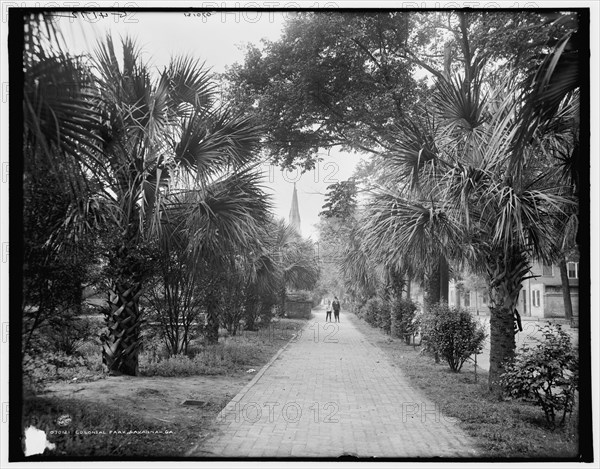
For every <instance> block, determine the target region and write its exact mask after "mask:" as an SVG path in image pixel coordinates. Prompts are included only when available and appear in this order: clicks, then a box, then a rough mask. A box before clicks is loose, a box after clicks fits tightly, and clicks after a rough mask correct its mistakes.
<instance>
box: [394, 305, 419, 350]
mask: <svg viewBox="0 0 600 469" xmlns="http://www.w3.org/2000/svg"><path fill="white" fill-rule="evenodd" d="M416 313H417V305H416V304H415V303H414V302H413V301H411V300H406V299H404V298H394V299H393V300H392V301H391V302H390V316H391V333H392V335H393V336H394V337H404V340H405V341H406V343H407V344H408V343H409V342H410V336H411V335H412V334H414V333H415V332H416V329H417V328H416V322H415V317H416Z"/></svg>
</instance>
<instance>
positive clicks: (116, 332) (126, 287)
mask: <svg viewBox="0 0 600 469" xmlns="http://www.w3.org/2000/svg"><path fill="white" fill-rule="evenodd" d="M141 292H142V285H141V283H139V282H137V283H133V284H127V283H125V282H118V283H116V284H115V285H114V288H113V290H112V291H111V292H109V307H110V309H109V310H108V311H105V313H104V319H105V322H106V325H107V327H108V335H106V334H103V336H102V363H103V364H104V366H105V367H106V369H107V370H108V371H109V372H111V373H114V374H125V375H130V376H136V375H137V374H138V355H139V350H140V346H141V342H142V339H141V335H140V326H141V324H142V314H141V311H140V308H139V298H140V295H141Z"/></svg>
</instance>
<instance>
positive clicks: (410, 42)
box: [226, 11, 558, 169]
mask: <svg viewBox="0 0 600 469" xmlns="http://www.w3.org/2000/svg"><path fill="white" fill-rule="evenodd" d="M467 16H468V18H469V21H468V22H467V23H465V22H463V21H462V20H461V17H460V16H459V15H457V14H456V13H455V12H410V11H406V12H405V11H380V12H376V13H365V12H361V13H352V12H343V13H339V12H300V13H299V14H297V15H295V17H294V18H293V19H290V20H288V21H287V23H286V27H285V30H284V31H283V34H282V37H281V39H279V40H278V41H275V42H270V41H265V42H264V43H263V45H262V47H257V46H253V45H249V46H248V49H247V52H246V58H245V62H244V64H243V65H236V66H233V67H232V68H231V69H230V70H229V71H228V73H227V74H226V77H227V79H228V80H229V82H230V95H231V96H232V97H233V99H234V101H236V102H237V103H238V106H239V107H240V108H241V109H243V110H245V111H248V112H251V113H252V114H253V115H255V116H256V118H257V119H258V120H259V121H260V122H261V123H264V124H265V127H266V128H267V129H268V131H267V138H266V140H265V148H266V150H267V151H268V152H269V154H270V155H271V156H272V157H273V160H274V162H276V163H278V164H281V165H282V166H284V167H294V166H296V165H300V166H302V167H303V168H304V169H311V168H312V167H313V166H314V164H315V161H316V158H317V156H316V155H317V153H318V151H319V149H320V148H328V147H331V146H335V145H340V146H341V147H342V148H343V149H352V150H356V151H362V152H368V153H371V154H373V153H375V154H377V153H380V152H382V151H385V149H388V148H389V146H390V144H393V135H394V133H395V132H396V130H395V129H396V126H397V125H398V124H399V123H400V121H401V120H411V119H413V118H415V117H418V110H417V109H415V107H414V104H415V103H416V104H420V103H422V102H423V101H424V100H425V99H426V97H427V92H428V88H429V85H428V83H427V80H426V79H425V78H416V76H418V75H415V71H417V70H421V71H424V73H425V75H426V76H427V75H429V76H432V77H434V78H435V79H438V80H439V79H442V78H443V77H444V76H449V75H450V73H454V72H456V71H458V70H459V69H460V68H462V64H463V63H464V62H465V61H466V62H467V63H468V64H469V65H475V64H479V63H484V62H485V63H494V64H500V63H504V64H505V65H506V63H507V62H508V63H509V64H510V65H509V66H512V67H518V68H520V69H522V70H525V69H526V67H528V66H531V64H532V63H535V62H534V60H533V58H535V54H536V53H538V52H541V51H542V49H543V47H544V46H545V45H546V42H547V39H548V28H544V27H543V26H544V16H543V14H541V13H537V12H521V11H519V12H517V11H515V12H491V11H486V12H483V13H482V12H470V13H469V14H468V15H467ZM557 28H558V26H557ZM466 35H468V37H469V41H468V42H465V41H464V37H465V36H466ZM538 61H539V60H538ZM467 79H469V77H467Z"/></svg>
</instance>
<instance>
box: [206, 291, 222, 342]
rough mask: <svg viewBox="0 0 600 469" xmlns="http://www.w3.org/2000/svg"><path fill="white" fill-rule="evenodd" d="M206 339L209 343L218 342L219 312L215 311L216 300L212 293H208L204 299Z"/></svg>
mask: <svg viewBox="0 0 600 469" xmlns="http://www.w3.org/2000/svg"><path fill="white" fill-rule="evenodd" d="M206 322H207V324H206V334H205V337H206V341H207V342H208V343H209V344H216V343H218V342H219V313H218V311H217V302H216V299H215V298H214V296H213V295H212V294H209V295H208V298H207V300H206Z"/></svg>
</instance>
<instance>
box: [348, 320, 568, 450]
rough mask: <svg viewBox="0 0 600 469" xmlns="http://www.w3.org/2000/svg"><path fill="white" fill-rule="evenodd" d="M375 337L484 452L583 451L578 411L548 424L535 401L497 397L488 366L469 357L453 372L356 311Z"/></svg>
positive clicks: (360, 322)
mask: <svg viewBox="0 0 600 469" xmlns="http://www.w3.org/2000/svg"><path fill="white" fill-rule="evenodd" d="M352 319H353V321H354V323H355V324H356V325H357V327H359V329H360V330H361V332H363V333H364V334H365V335H366V336H367V337H368V338H369V339H370V340H372V341H373V343H376V344H377V345H378V346H379V347H381V348H382V349H383V350H385V351H386V352H387V354H388V356H389V358H390V359H391V361H392V363H394V364H396V365H397V366H398V367H399V368H400V369H401V370H402V371H403V373H404V374H405V375H406V376H407V377H408V378H409V379H410V381H411V383H413V384H414V385H415V386H416V387H418V388H419V389H421V390H422V392H423V393H424V394H425V395H426V396H427V397H428V398H430V399H431V400H432V401H434V402H435V403H436V404H438V405H439V407H440V409H441V411H442V413H443V414H445V415H448V416H450V417H455V418H458V419H459V420H460V422H459V425H460V426H461V427H462V428H463V429H464V430H465V431H466V432H467V433H468V434H469V435H470V436H471V437H472V438H473V439H474V440H475V442H476V443H477V445H478V447H479V449H480V453H481V455H482V456H483V457H485V458H488V457H490V458H525V459H527V458H536V459H539V458H549V459H553V460H556V459H561V458H574V457H576V456H577V454H579V449H578V448H579V447H578V438H577V435H578V427H577V425H578V424H577V420H578V418H577V412H573V415H572V417H571V419H570V421H569V422H568V423H567V425H566V428H565V429H557V430H554V431H553V430H550V429H548V428H546V426H545V418H544V413H543V411H542V409H541V408H540V407H536V406H535V405H534V404H533V403H530V402H523V401H499V400H497V399H496V398H494V397H493V396H491V395H490V393H489V392H488V389H487V379H488V375H487V372H481V371H479V373H478V375H477V383H475V376H474V372H473V365H472V363H470V362H467V363H465V365H464V366H463V370H462V371H461V372H460V373H453V372H452V371H450V368H449V367H448V365H447V364H445V363H443V362H442V363H439V364H436V363H435V362H434V360H433V358H431V357H428V356H425V355H423V354H421V353H420V350H419V347H417V348H416V349H414V348H413V346H412V345H406V344H405V343H404V342H403V341H401V340H400V339H395V338H391V337H390V336H387V335H386V334H385V333H383V332H382V331H380V330H377V329H373V328H372V327H371V326H369V325H368V324H367V323H366V322H364V321H363V320H361V319H359V318H358V317H356V316H355V317H353V318H352Z"/></svg>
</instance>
